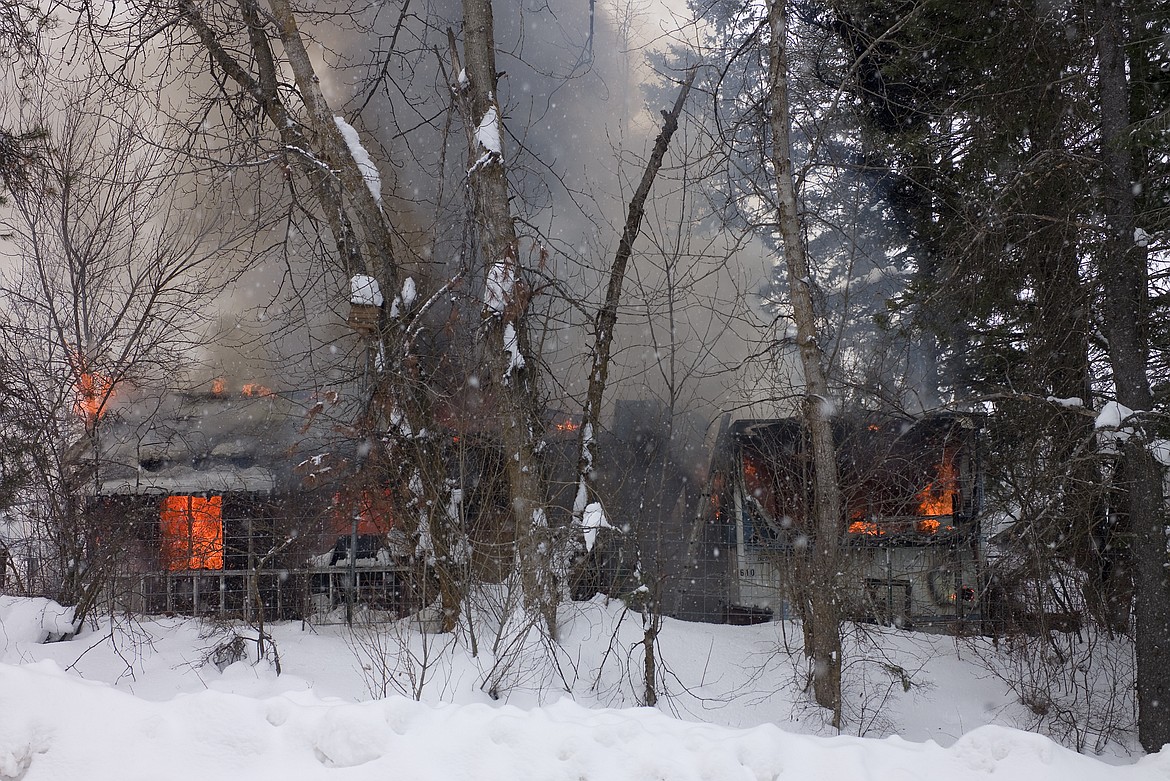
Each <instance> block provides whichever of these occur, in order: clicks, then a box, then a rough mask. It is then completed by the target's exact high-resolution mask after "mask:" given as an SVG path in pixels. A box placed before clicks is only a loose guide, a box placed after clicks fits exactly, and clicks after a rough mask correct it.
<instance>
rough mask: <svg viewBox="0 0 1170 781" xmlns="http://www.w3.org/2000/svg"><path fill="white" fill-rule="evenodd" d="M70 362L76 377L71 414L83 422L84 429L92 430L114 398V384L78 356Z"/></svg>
mask: <svg viewBox="0 0 1170 781" xmlns="http://www.w3.org/2000/svg"><path fill="white" fill-rule="evenodd" d="M70 362H71V363H72V364H73V370H74V372H75V374H76V377H77V380H76V382H74V384H73V392H74V394H75V399H74V402H73V413H74V414H75V415H77V416H78V417H79V418H81V419H82V420H84V421H85V425H86V428H93V425H94V424H95V423H96V422H97V421H98V418H100V417H101V416H102V413H104V412H105V411H106V407H108V406H109V403H110V400H111V399H113V398H114V382H113V380H111V379H110V378H109V377H108V376H106V375H104V374H102V373H100V372H97V371H95V370H94V369H93V368H92V367H90V366H88V365H87V363H88V362H87V361H86V360H85V358H84V357H82V356H81V355H80V354H76V355H74V356H73V358H72V359H71V361H70Z"/></svg>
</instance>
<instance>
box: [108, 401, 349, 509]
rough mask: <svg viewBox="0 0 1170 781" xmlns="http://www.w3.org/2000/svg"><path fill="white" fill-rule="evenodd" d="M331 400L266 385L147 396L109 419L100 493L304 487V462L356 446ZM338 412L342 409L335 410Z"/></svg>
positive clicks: (255, 490)
mask: <svg viewBox="0 0 1170 781" xmlns="http://www.w3.org/2000/svg"><path fill="white" fill-rule="evenodd" d="M325 407H326V404H325V403H324V402H322V401H320V400H318V399H316V398H315V397H314V395H313V394H310V393H305V392H294V393H279V392H275V391H272V390H269V389H267V388H263V387H262V386H259V385H254V384H253V385H245V386H243V387H242V388H241V389H240V390H238V391H235V392H232V391H229V390H228V389H226V388H225V387H224V385H223V384H222V383H220V382H217V383H215V384H213V387H212V389H211V391H210V392H206V393H166V394H163V395H158V396H149V395H145V394H144V395H140V396H139V397H138V398H135V399H132V400H127V401H126V402H125V403H123V404H121V405H119V407H118V408H117V410H114V411H112V414H110V415H107V416H106V417H104V418H103V421H102V426H101V430H100V434H99V437H98V442H99V444H98V449H99V452H100V456H99V459H98V468H97V479H96V481H95V484H94V491H95V493H97V494H98V495H103V496H113V495H136V494H159V495H163V494H223V493H233V492H246V493H275V492H287V491H293V490H296V488H297V485H298V480H297V478H296V476H295V475H294V469H295V467H296V466H297V464H299V463H301V462H303V461H305V460H307V459H312V458H314V457H317V458H320V457H321V456H322V454H325V453H332V452H333V451H336V450H338V449H339V448H340V449H346V448H348V449H352V448H353V447H354V443H353V439H352V437H349V438H347V437H346V436H344V434H343V433H339V430H340V427H338V426H335V425H333V420H334V419H335V418H330V417H329V416H327V415H326V414H324V412H325ZM333 411H334V412H336V410H333Z"/></svg>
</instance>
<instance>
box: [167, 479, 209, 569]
mask: <svg viewBox="0 0 1170 781" xmlns="http://www.w3.org/2000/svg"><path fill="white" fill-rule="evenodd" d="M159 527H160V531H161V532H162V551H161V553H162V560H163V565H164V566H166V568H167V569H169V570H171V571H172V572H174V571H177V570H188V569H223V497H222V496H168V497H166V498H165V499H163V503H162V508H161V509H160V510H159Z"/></svg>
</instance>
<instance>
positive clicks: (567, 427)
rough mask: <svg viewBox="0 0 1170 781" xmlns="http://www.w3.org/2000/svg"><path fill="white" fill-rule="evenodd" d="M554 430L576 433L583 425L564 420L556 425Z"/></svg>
mask: <svg viewBox="0 0 1170 781" xmlns="http://www.w3.org/2000/svg"><path fill="white" fill-rule="evenodd" d="M553 428H554V429H555V430H557V431H576V430H577V429H579V428H581V425H580V424H579V423H576V422H575V421H572V420H562V421H561V422H560V423H557V424H556V425H554V426H553Z"/></svg>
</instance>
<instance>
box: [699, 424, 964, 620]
mask: <svg viewBox="0 0 1170 781" xmlns="http://www.w3.org/2000/svg"><path fill="white" fill-rule="evenodd" d="M977 430H978V428H977V421H976V420H975V419H974V418H972V417H971V416H967V415H960V414H934V415H929V416H925V417H922V418H918V419H903V420H898V419H892V418H888V417H879V416H873V415H868V416H862V415H858V416H854V417H847V418H842V419H840V420H838V421H837V423H836V426H835V439H836V444H837V458H838V469H839V474H840V482H841V488H842V500H843V505H844V508H845V514H846V517H845V518H844V519H843V523H844V555H843V559H844V561H845V565H844V567H843V570H842V572H843V578H844V584H845V587H846V600H847V609H848V610H849V612H850V613H851V614H852V615H853V616H854V617H856V618H858V619H861V620H873V621H880V622H883V623H895V624H897V625H900V626H911V625H916V626H923V625H930V624H938V623H948V622H956V621H965V620H976V619H978V617H979V614H980V595H981V593H982V589H981V588H980V585H979V584H980V582H981V576H982V573H981V564H980V542H979V540H980V536H979V528H978V524H979V511H980V501H981V496H980V469H979V455H978V450H977V447H976V443H977ZM812 506H813V474H812V456H811V452H810V444H809V442H808V435H807V432H806V430H805V429H804V428H803V427H802V425H801V424H800V421H799V420H796V419H783V420H739V421H735V422H734V423H727V424H725V425H724V427H723V429H722V430H721V432H720V434H719V439H718V443H717V445H716V448H715V455H714V460H713V467H712V470H711V474H710V478H709V483H708V494H707V497H706V499H705V501H704V503H703V508H702V510H701V511H700V517H699V519H698V522H697V523H696V526H695V528H694V530H693V532H692V539H691V541H690V545H691V548H692V556H691V558H692V560H696V558H697V557H696V555H695V554H696V553H697V552H698V550H699V547H700V546H703V547H706V548H709V549H710V548H714V549H717V550H720V551H725V554H723V555H720V556H718V557H715V560H716V561H717V562H720V563H719V564H718V565H717V566H718V567H719V568H720V571H719V572H718V573H716V575H715V576H714V577H708V578H707V582H709V583H710V582H715V583H720V584H721V587H722V588H723V589H725V593H726V603H725V604H726V611H727V615H726V618H727V620H729V621H733V622H752V621H757V620H766V618H767V617H771V616H775V617H787V616H790V615H792V614H793V611H792V610H791V608H790V605H791V600H792V594H793V589H792V585H793V583H794V579H795V578H796V577H798V574H797V573H798V559H797V558H796V557H797V553H798V551H799V550H800V549H802V548H803V547H804V546H805V545H807V544H809V543H810V542H811V541H812V539H811V533H810V515H811V508H812Z"/></svg>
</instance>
